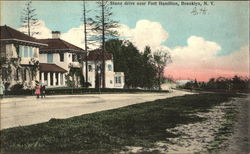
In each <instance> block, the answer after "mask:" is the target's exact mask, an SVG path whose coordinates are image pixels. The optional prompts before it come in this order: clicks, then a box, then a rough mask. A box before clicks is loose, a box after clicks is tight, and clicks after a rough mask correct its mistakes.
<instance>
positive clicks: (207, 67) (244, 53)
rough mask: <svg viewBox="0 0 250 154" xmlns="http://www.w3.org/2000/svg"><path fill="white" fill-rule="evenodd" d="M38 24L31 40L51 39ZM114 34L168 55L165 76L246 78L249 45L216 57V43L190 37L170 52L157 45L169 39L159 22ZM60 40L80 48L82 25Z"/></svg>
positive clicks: (122, 27) (143, 23)
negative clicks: (239, 76) (169, 55)
mask: <svg viewBox="0 0 250 154" xmlns="http://www.w3.org/2000/svg"><path fill="white" fill-rule="evenodd" d="M39 23H40V24H39V26H38V27H36V30H38V31H39V32H40V34H39V35H35V37H37V38H51V30H50V29H49V28H48V27H47V26H46V24H45V22H44V21H41V20H40V21H39ZM19 30H24V29H23V28H20V29H19ZM118 31H119V34H120V37H121V38H124V39H128V40H130V41H131V42H133V44H134V45H135V46H137V48H138V49H139V50H140V51H143V49H144V47H145V46H146V45H149V46H150V47H151V49H152V50H153V51H156V50H159V49H161V50H167V51H169V52H170V54H171V56H172V61H173V63H171V64H169V65H168V66H167V67H166V71H165V75H166V76H169V75H170V76H173V77H174V78H182V79H187V78H191V79H194V78H197V79H198V80H208V79H209V78H211V77H218V76H232V75H235V74H238V75H243V76H248V75H249V45H246V46H242V47H241V48H240V49H238V50H236V51H234V52H231V53H230V54H228V55H225V56H217V55H219V54H218V53H219V52H220V51H221V49H222V47H221V46H220V45H219V44H218V43H216V42H213V41H209V40H206V39H205V38H203V37H200V36H190V37H189V38H188V39H187V45H186V46H177V47H174V48H172V49H171V48H169V47H167V46H163V45H161V44H162V43H163V42H164V41H166V40H167V38H168V37H169V35H168V33H167V31H166V30H165V29H164V28H163V27H162V25H161V24H160V23H159V22H153V21H149V20H139V21H138V22H137V23H136V26H135V27H134V28H130V27H128V26H127V25H123V24H120V26H119V28H118ZM92 34H93V33H92ZM61 38H62V39H64V40H66V41H68V42H70V43H72V44H74V45H76V46H79V47H81V48H84V25H80V26H79V27H74V28H71V29H69V30H68V31H67V32H66V33H62V34H61ZM90 48H91V49H95V48H98V46H96V45H95V46H94V45H90Z"/></svg>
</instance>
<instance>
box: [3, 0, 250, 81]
mask: <svg viewBox="0 0 250 154" xmlns="http://www.w3.org/2000/svg"><path fill="white" fill-rule="evenodd" d="M116 2H117V1H116ZM128 2H129V1H128ZM137 2H140V1H135V2H134V5H125V1H123V2H121V3H122V5H111V6H112V11H113V16H112V19H114V20H117V21H118V22H119V25H120V26H119V28H118V31H119V33H120V36H121V37H122V38H127V39H129V40H130V41H131V42H133V44H134V45H135V46H136V47H137V48H138V49H139V50H140V51H141V52H142V51H143V49H144V47H145V46H146V45H149V46H150V47H151V49H152V51H153V52H154V51H157V50H166V51H168V52H169V53H170V54H171V56H172V61H173V62H172V63H171V64H168V65H167V67H166V69H165V73H164V74H165V76H169V77H173V78H174V79H197V80H199V81H207V80H208V79H209V78H211V77H219V76H226V77H231V76H233V75H241V76H249V2H248V1H245V2H232V1H230V2H229V1H227V2H223V1H218V2H214V3H213V4H212V3H210V1H208V5H204V2H203V1H201V2H200V4H201V5H197V6H195V5H182V2H181V1H171V2H172V3H177V5H159V2H158V1H151V2H156V3H157V5H152V4H153V3H150V4H148V1H146V2H145V4H144V5H139V4H137ZM166 2H167V1H165V3H166ZM184 2H185V1H184ZM194 2H195V3H198V1H194ZM25 3H26V2H25V1H1V25H4V24H6V25H8V26H11V27H13V28H16V29H19V30H22V28H21V22H20V14H21V12H22V9H23V8H24V4H25ZM193 4H194V3H193ZM32 7H33V8H35V9H36V14H37V18H38V19H39V22H40V25H39V27H37V28H36V29H37V30H39V31H41V34H40V35H37V36H35V37H37V38H50V37H51V31H52V30H57V31H61V34H62V35H61V38H62V39H64V40H66V41H68V42H70V43H73V44H75V45H77V46H80V47H82V48H83V47H84V44H83V40H84V34H83V23H82V21H81V20H80V19H81V17H82V2H81V1H34V2H32ZM87 9H88V10H89V11H90V12H89V13H88V14H89V16H94V15H95V14H96V13H98V11H99V9H98V8H97V7H96V3H95V2H88V3H87ZM99 12H100V11H99Z"/></svg>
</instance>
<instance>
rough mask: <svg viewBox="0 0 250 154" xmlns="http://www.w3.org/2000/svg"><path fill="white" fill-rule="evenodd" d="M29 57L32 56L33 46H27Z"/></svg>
mask: <svg viewBox="0 0 250 154" xmlns="http://www.w3.org/2000/svg"><path fill="white" fill-rule="evenodd" d="M29 57H33V48H32V47H29Z"/></svg>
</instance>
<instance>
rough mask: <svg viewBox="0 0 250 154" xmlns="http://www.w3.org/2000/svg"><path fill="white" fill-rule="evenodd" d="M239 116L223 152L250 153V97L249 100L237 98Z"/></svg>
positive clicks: (231, 153)
mask: <svg viewBox="0 0 250 154" xmlns="http://www.w3.org/2000/svg"><path fill="white" fill-rule="evenodd" d="M235 101H236V102H237V105H238V107H237V108H238V114H237V116H236V118H235V120H236V121H235V123H234V127H233V130H232V132H233V134H231V136H229V138H228V139H227V141H226V142H224V144H223V148H222V149H221V152H223V153H230V154H238V153H240V154H249V153H250V132H249V128H250V127H249V126H250V125H249V124H250V119H249V117H250V96H249V95H248V97H247V98H237V99H236V100H235Z"/></svg>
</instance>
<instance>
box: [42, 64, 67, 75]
mask: <svg viewBox="0 0 250 154" xmlns="http://www.w3.org/2000/svg"><path fill="white" fill-rule="evenodd" d="M39 71H40V72H62V73H65V72H67V71H66V70H65V69H63V68H61V67H59V66H57V65H56V64H48V63H40V64H39Z"/></svg>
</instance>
